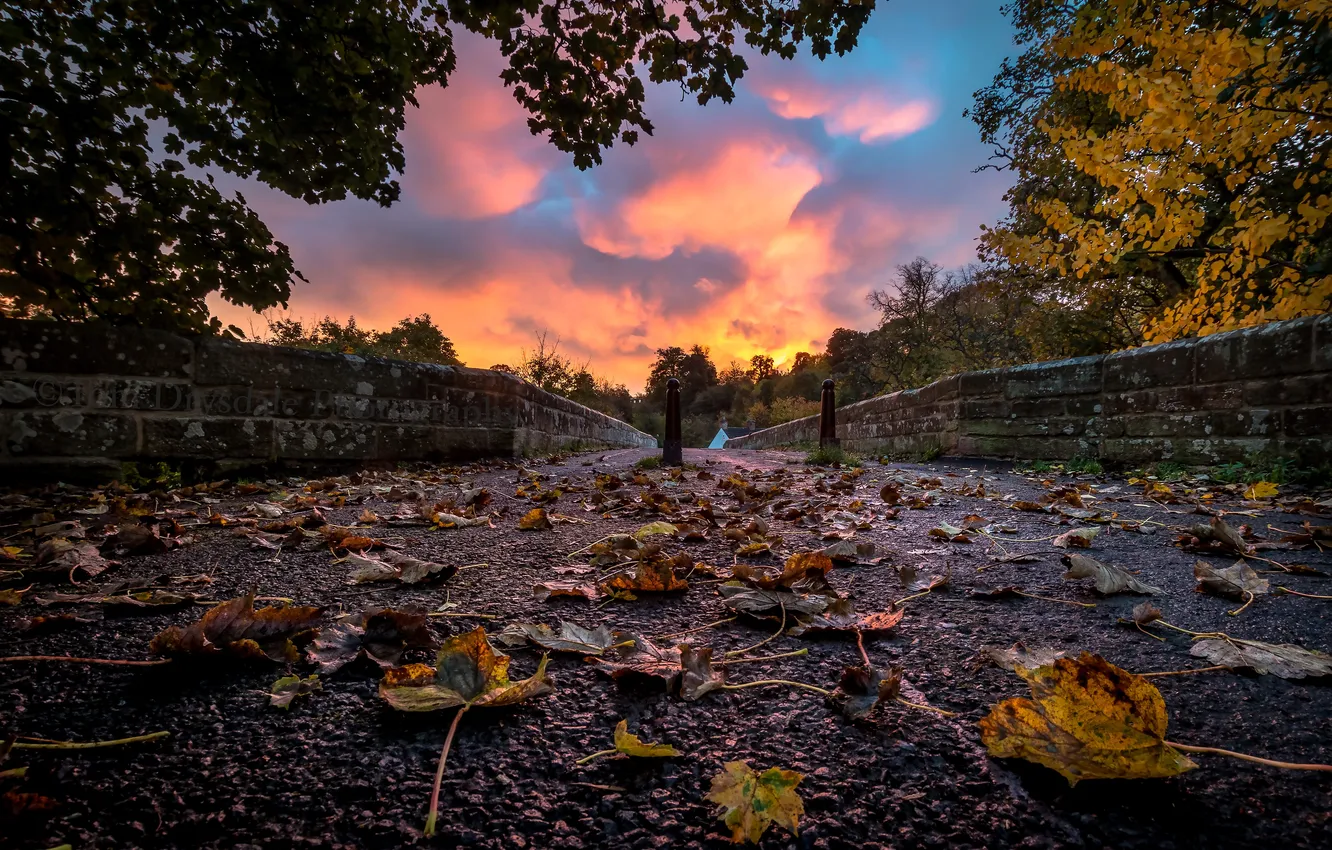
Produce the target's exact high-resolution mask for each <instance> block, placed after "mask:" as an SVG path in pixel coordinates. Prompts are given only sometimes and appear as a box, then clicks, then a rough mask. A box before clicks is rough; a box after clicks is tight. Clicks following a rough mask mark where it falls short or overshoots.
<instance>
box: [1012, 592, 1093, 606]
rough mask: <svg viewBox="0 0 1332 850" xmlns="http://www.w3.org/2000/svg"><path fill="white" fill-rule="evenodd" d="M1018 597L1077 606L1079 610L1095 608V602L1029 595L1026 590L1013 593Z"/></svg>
mask: <svg viewBox="0 0 1332 850" xmlns="http://www.w3.org/2000/svg"><path fill="white" fill-rule="evenodd" d="M1013 592H1014V593H1016V594H1017V595H1018V596H1025V597H1027V598H1028V599H1039V600H1041V601H1042V602H1059V603H1061V604H1063V605H1076V606H1078V607H1079V608H1095V607H1096V603H1095V602H1074V601H1073V600H1072V599H1055V598H1054V597H1053V596H1037V595H1036V594H1035V593H1027V592H1026V591H1025V590H1015V591H1013Z"/></svg>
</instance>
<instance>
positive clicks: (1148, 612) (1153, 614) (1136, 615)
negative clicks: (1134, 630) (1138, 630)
mask: <svg viewBox="0 0 1332 850" xmlns="http://www.w3.org/2000/svg"><path fill="white" fill-rule="evenodd" d="M1161 616H1162V615H1161V609H1160V608H1157V607H1156V606H1155V605H1153V604H1152V603H1150V602H1139V603H1138V604H1137V605H1134V606H1133V614H1132V619H1133V622H1134V623H1135V624H1136V625H1139V626H1145V625H1147V624H1148V623H1155V622H1156V621H1157V620H1159V619H1161Z"/></svg>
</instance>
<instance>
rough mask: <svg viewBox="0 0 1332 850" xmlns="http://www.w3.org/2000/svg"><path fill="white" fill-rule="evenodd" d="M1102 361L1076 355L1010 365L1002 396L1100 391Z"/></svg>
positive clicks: (1096, 358)
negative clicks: (1048, 360)
mask: <svg viewBox="0 0 1332 850" xmlns="http://www.w3.org/2000/svg"><path fill="white" fill-rule="evenodd" d="M1104 360H1105V358H1104V357H1101V356H1097V357H1076V358H1073V359H1071V360H1056V361H1054V362H1051V363H1031V364H1028V365H1025V366H1013V367H1010V368H1009V369H1008V380H1007V381H1006V382H1005V384H1004V395H1006V396H1007V397H1008V398H1030V397H1032V396H1051V395H1061V396H1070V395H1085V394H1090V393H1099V392H1100V391H1101V367H1102V363H1103V362H1104Z"/></svg>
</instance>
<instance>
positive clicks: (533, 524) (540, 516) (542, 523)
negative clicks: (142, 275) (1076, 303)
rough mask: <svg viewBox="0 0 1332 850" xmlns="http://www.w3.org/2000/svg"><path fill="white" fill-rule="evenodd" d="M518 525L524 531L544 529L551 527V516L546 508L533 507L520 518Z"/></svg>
mask: <svg viewBox="0 0 1332 850" xmlns="http://www.w3.org/2000/svg"><path fill="white" fill-rule="evenodd" d="M518 527H519V528H520V529H522V530H523V531H544V530H545V529H548V528H551V523H550V517H549V516H547V515H546V509H545V508H532V510H530V511H528V512H527V513H525V514H523V518H522V519H520V520H518Z"/></svg>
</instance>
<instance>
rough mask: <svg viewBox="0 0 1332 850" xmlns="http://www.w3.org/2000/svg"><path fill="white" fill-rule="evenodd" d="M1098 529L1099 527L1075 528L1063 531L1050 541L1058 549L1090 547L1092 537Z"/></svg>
mask: <svg viewBox="0 0 1332 850" xmlns="http://www.w3.org/2000/svg"><path fill="white" fill-rule="evenodd" d="M1099 531H1100V529H1099V528H1075V529H1073V530H1072V531H1065V532H1064V533H1063V534H1061V535H1059V536H1058V537H1056V538H1055V539H1054V540H1052V541H1051V543H1053V544H1054V545H1055V546H1058V547H1059V548H1060V549H1090V548H1091V542H1092V539H1093V538H1095V537H1096V534H1097V532H1099Z"/></svg>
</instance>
